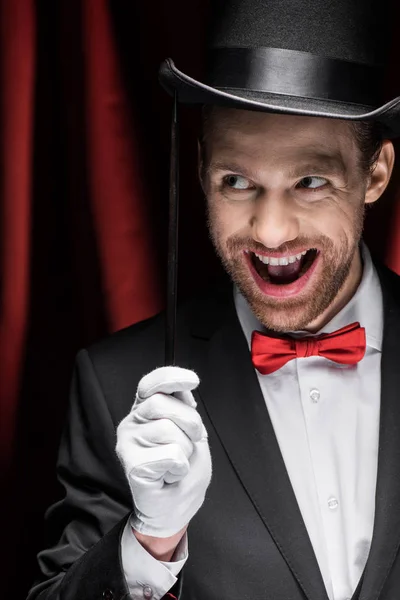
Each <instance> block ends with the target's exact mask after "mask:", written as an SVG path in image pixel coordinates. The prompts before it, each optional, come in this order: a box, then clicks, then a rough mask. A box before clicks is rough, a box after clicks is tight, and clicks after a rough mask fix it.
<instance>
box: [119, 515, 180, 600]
mask: <svg viewBox="0 0 400 600" xmlns="http://www.w3.org/2000/svg"><path fill="white" fill-rule="evenodd" d="M121 557H122V565H123V570H124V574H125V580H126V582H127V585H128V589H129V592H130V594H131V596H132V598H143V596H144V593H147V595H148V596H149V597H151V598H152V600H160V599H161V598H162V597H163V596H164V595H165V594H167V592H168V591H169V590H170V589H171V588H173V586H174V585H176V583H177V581H178V579H177V575H178V574H179V572H180V571H181V570H182V568H183V566H184V564H185V562H186V560H187V557H188V550H187V534H185V535H184V536H183V538H182V539H181V541H180V543H179V544H178V547H177V548H176V550H175V554H174V557H173V558H174V561H173V562H164V561H158V560H156V559H155V558H154V557H153V556H151V554H149V553H148V552H147V551H146V550H145V549H144V548H143V546H141V544H140V543H139V542H138V540H137V539H136V537H135V535H134V533H133V531H132V528H131V526H130V522H129V521H128V522H127V523H126V525H125V528H124V532H123V534H122V539H121Z"/></svg>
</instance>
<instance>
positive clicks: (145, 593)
mask: <svg viewBox="0 0 400 600" xmlns="http://www.w3.org/2000/svg"><path fill="white" fill-rule="evenodd" d="M143 596H144V597H145V598H152V597H153V588H151V587H150V586H149V585H145V586H144V588H143Z"/></svg>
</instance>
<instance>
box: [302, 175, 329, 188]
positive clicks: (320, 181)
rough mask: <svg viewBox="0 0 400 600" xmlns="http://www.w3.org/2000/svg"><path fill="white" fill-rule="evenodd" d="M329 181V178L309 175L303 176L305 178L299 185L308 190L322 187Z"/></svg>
mask: <svg viewBox="0 0 400 600" xmlns="http://www.w3.org/2000/svg"><path fill="white" fill-rule="evenodd" d="M327 183H328V180H327V179H325V178H324V177H314V176H312V175H309V176H308V177H303V179H302V180H301V181H300V183H299V186H300V187H302V188H305V189H307V190H315V189H318V188H320V187H323V186H324V185H326V184H327Z"/></svg>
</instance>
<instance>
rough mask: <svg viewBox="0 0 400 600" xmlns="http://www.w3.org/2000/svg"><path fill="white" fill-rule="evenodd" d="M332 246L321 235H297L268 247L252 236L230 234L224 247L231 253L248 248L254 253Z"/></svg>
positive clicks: (328, 248)
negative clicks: (278, 244)
mask: <svg viewBox="0 0 400 600" xmlns="http://www.w3.org/2000/svg"><path fill="white" fill-rule="evenodd" d="M333 246H334V245H333V242H332V241H331V240H330V239H329V238H327V237H325V236H321V235H319V236H315V237H312V238H311V237H307V236H299V237H297V238H296V239H294V240H289V241H287V242H285V243H284V244H281V245H280V246H278V247H275V248H268V246H264V244H261V243H260V242H257V241H256V240H254V239H253V238H252V237H239V236H231V237H229V238H228V239H227V241H226V247H227V249H228V251H229V252H230V253H231V254H232V255H235V254H239V253H241V252H242V251H243V250H250V252H254V253H262V252H268V251H271V252H277V253H282V254H296V250H299V249H303V248H305V247H306V248H316V249H318V250H325V251H329V250H332V249H333Z"/></svg>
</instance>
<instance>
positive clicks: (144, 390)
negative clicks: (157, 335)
mask: <svg viewBox="0 0 400 600" xmlns="http://www.w3.org/2000/svg"><path fill="white" fill-rule="evenodd" d="M199 383H200V380H199V378H198V376H197V375H196V373H195V372H194V371H191V370H190V369H182V368H181V367H160V368H158V369H155V370H154V371H151V372H150V373H148V374H147V375H145V376H144V377H142V379H141V380H140V381H139V385H138V389H137V398H136V400H137V403H140V402H141V401H143V400H145V399H146V398H149V397H150V396H152V395H153V394H158V393H160V392H161V393H164V394H176V396H177V397H178V398H180V399H181V400H183V402H185V403H186V404H189V406H191V405H192V403H193V402H194V399H193V396H192V394H191V393H190V391H191V390H194V389H195V388H196V387H197V386H198V385H199Z"/></svg>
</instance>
